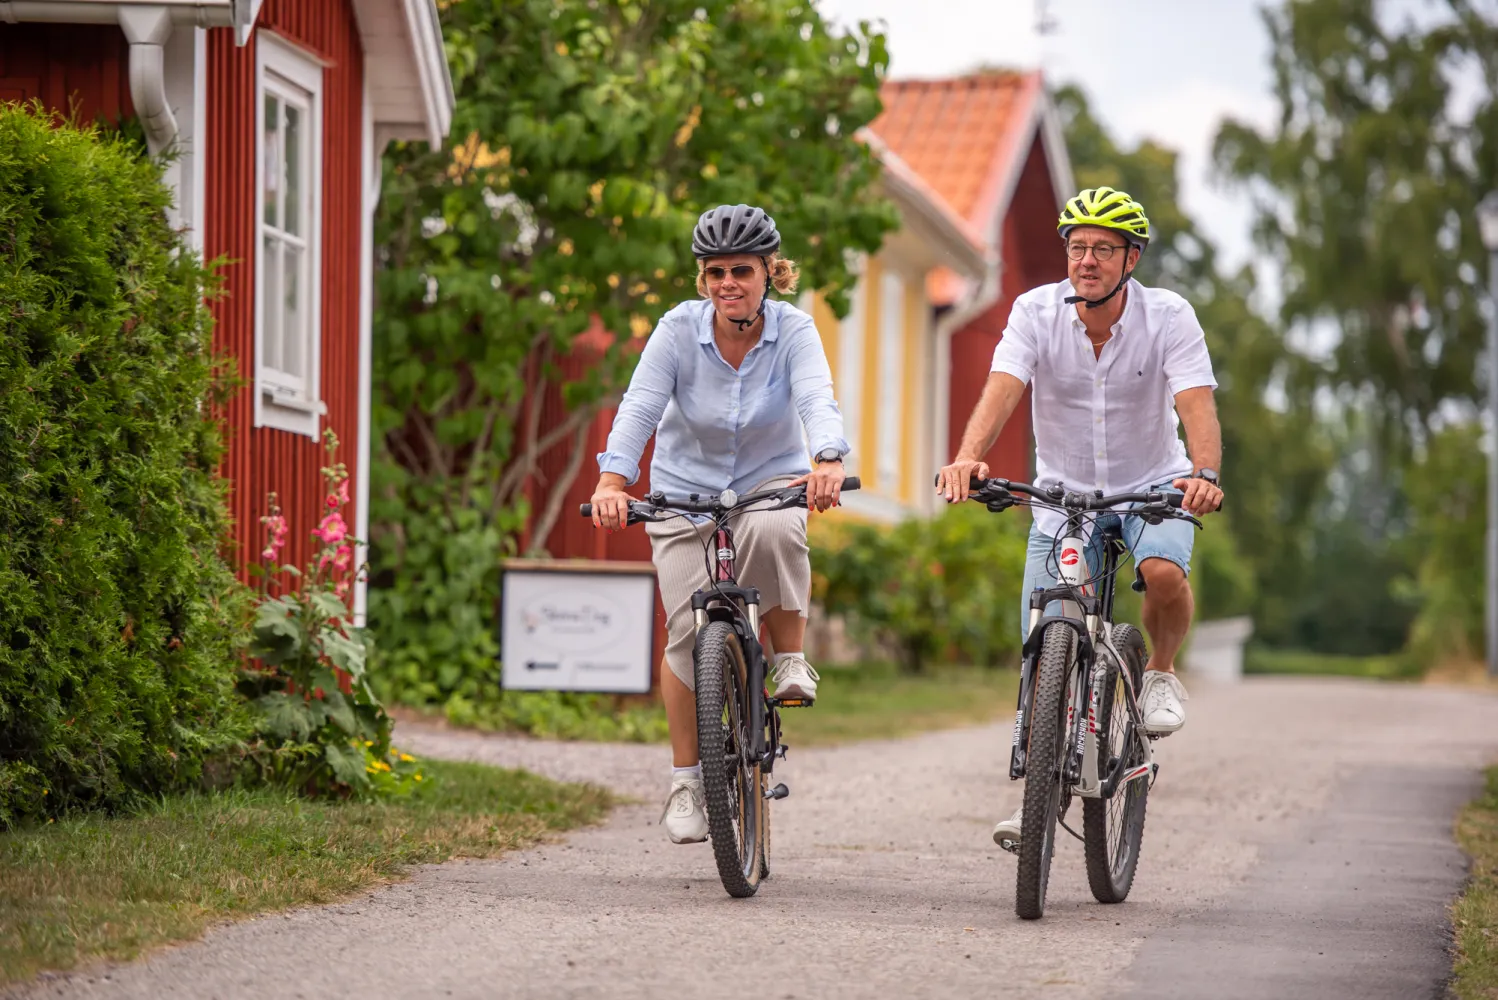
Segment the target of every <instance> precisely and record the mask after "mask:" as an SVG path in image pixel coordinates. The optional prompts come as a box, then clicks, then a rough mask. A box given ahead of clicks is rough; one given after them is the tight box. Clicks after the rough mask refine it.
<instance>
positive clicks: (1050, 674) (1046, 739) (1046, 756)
mask: <svg viewBox="0 0 1498 1000" xmlns="http://www.w3.org/2000/svg"><path fill="white" fill-rule="evenodd" d="M1075 645H1076V640H1075V634H1074V633H1073V632H1072V630H1071V629H1070V628H1068V627H1067V626H1065V625H1048V626H1046V631H1045V634H1044V635H1043V636H1042V638H1041V647H1040V660H1039V662H1038V663H1037V664H1036V672H1035V673H1036V677H1035V700H1034V702H1033V703H1032V705H1031V709H1030V712H1031V714H1030V720H1031V721H1030V747H1029V753H1028V754H1027V756H1026V758H1025V802H1024V814H1023V816H1022V817H1021V823H1020V847H1019V870H1018V873H1017V875H1016V878H1015V892H1014V911H1015V912H1016V913H1017V914H1019V916H1020V917H1021V918H1022V919H1025V920H1037V919H1039V918H1040V917H1041V916H1042V915H1043V914H1044V913H1045V895H1046V887H1047V885H1048V883H1049V882H1050V878H1051V859H1052V856H1053V855H1054V854H1055V849H1056V816H1057V813H1058V812H1059V810H1060V808H1061V765H1060V762H1061V761H1062V760H1063V759H1064V755H1065V752H1066V749H1065V747H1066V740H1067V728H1066V680H1067V677H1068V675H1069V674H1070V673H1071V671H1072V666H1073V662H1074V658H1073V652H1072V651H1073V648H1074V647H1075Z"/></svg>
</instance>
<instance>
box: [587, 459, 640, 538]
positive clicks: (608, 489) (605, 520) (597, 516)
mask: <svg viewBox="0 0 1498 1000" xmlns="http://www.w3.org/2000/svg"><path fill="white" fill-rule="evenodd" d="M633 500H634V497H632V496H630V495H629V494H628V493H626V492H624V477H623V476H619V475H615V474H614V473H611V472H606V473H604V474H603V476H602V477H601V478H600V479H599V480H598V486H597V488H595V489H594V490H593V526H594V527H597V528H608V529H609V530H610V531H618V530H619V529H620V528H623V527H624V526H625V525H626V524H627V523H628V520H629V505H630V503H631V502H632V501H633Z"/></svg>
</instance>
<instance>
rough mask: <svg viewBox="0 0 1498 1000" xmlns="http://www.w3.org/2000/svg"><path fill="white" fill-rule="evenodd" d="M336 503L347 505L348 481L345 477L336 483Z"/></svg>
mask: <svg viewBox="0 0 1498 1000" xmlns="http://www.w3.org/2000/svg"><path fill="white" fill-rule="evenodd" d="M338 502H339V503H348V502H349V499H348V479H347V477H345V478H344V479H343V480H341V481H340V482H339V483H338Z"/></svg>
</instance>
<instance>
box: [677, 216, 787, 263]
mask: <svg viewBox="0 0 1498 1000" xmlns="http://www.w3.org/2000/svg"><path fill="white" fill-rule="evenodd" d="M779 249H780V232H779V231H778V230H777V229H776V228H775V220H774V219H772V218H770V217H769V216H768V215H767V214H765V210H764V209H762V208H755V207H754V206H753V205H719V206H718V207H717V208H710V209H708V210H707V211H706V212H703V213H702V215H701V217H700V218H698V220H697V228H695V229H693V230H692V255H693V256H695V257H696V258H697V259H698V260H701V259H702V258H704V257H728V256H731V255H732V254H736V253H752V254H755V255H757V256H760V257H764V256H767V255H769V254H772V253H774V252H775V251H776V250H779Z"/></svg>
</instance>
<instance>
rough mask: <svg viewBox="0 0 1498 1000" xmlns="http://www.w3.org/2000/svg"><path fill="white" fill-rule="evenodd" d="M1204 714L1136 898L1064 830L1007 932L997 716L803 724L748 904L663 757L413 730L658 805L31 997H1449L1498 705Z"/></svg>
mask: <svg viewBox="0 0 1498 1000" xmlns="http://www.w3.org/2000/svg"><path fill="white" fill-rule="evenodd" d="M1188 708H1189V710H1190V712H1191V721H1190V724H1189V725H1188V727H1187V728H1186V729H1185V730H1184V731H1182V732H1181V733H1180V734H1178V735H1176V736H1174V737H1172V738H1170V739H1169V740H1165V741H1163V742H1161V743H1160V744H1158V748H1159V759H1160V761H1161V773H1160V780H1159V783H1158V784H1157V786H1156V789H1155V792H1154V793H1153V794H1152V795H1151V797H1150V808H1149V820H1148V824H1147V829H1146V835H1145V841H1144V855H1143V860H1142V862H1141V866H1140V871H1139V876H1138V879H1137V881H1136V883H1135V887H1134V892H1133V895H1132V896H1131V897H1130V900H1129V902H1128V903H1126V904H1124V905H1122V906H1115V907H1103V906H1099V905H1098V904H1096V903H1094V902H1092V899H1091V896H1090V894H1089V893H1088V891H1087V886H1086V878H1085V874H1084V872H1083V867H1082V855H1081V845H1080V844H1077V843H1076V842H1074V841H1071V840H1070V838H1063V842H1062V844H1061V846H1060V849H1059V852H1058V856H1057V860H1056V866H1057V867H1056V869H1055V874H1054V875H1053V877H1052V880H1051V889H1050V902H1049V905H1048V910H1047V916H1046V918H1045V919H1044V920H1042V921H1039V922H1034V923H1023V922H1021V921H1019V920H1017V919H1016V918H1015V917H1014V911H1013V886H1014V862H1013V859H1012V858H1010V857H1008V856H1006V855H1003V854H1002V852H1000V851H998V850H997V849H996V848H994V846H993V844H992V842H991V841H990V839H989V830H990V828H991V826H992V824H993V822H994V820H995V819H996V818H997V817H999V816H1000V815H1003V814H1006V813H1007V812H1008V811H1009V810H1010V809H1012V808H1013V806H1014V805H1015V804H1016V803H1017V801H1018V796H1019V787H1018V786H1017V785H1015V784H1013V783H1011V782H1010V781H1009V780H1008V779H1007V777H1005V776H1004V771H1005V769H1006V767H1007V762H1006V761H1007V758H1006V757H1005V756H1004V754H1005V748H1006V746H1007V742H1008V733H1007V729H1006V727H1004V726H995V727H988V728H984V729H973V730H963V731H957V732H948V733H938V734H932V735H928V736H923V737H918V738H914V739H910V740H903V741H895V742H888V743H871V744H861V745H857V746H849V747H841V748H836V749H829V750H818V751H806V752H804V753H803V752H800V751H798V750H796V749H795V721H794V717H792V718H791V720H790V721H789V722H788V724H787V729H788V736H787V739H788V740H789V741H790V742H791V744H792V749H791V752H790V759H789V761H788V764H787V765H786V767H785V780H786V781H787V783H788V784H789V785H790V786H791V788H792V792H793V794H792V796H791V798H790V799H788V800H787V801H785V802H783V803H780V804H778V806H777V812H776V814H775V815H776V820H775V863H776V875H775V877H774V878H773V879H771V880H770V882H768V883H767V884H766V885H765V886H764V887H763V888H762V889H761V890H760V893H759V895H758V896H757V897H755V898H754V899H752V900H748V901H741V900H732V899H729V898H728V897H727V896H726V895H725V894H724V893H723V891H722V888H721V886H720V885H719V884H718V882H717V879H716V877H715V875H714V872H713V869H712V858H711V853H710V850H709V848H708V847H707V846H706V845H693V846H689V847H676V846H672V845H670V844H669V843H667V842H666V840H665V836H664V834H663V832H662V831H661V829H660V828H659V827H657V826H656V825H655V821H656V818H657V816H658V815H659V810H660V801H659V800H660V798H661V797H662V795H663V793H664V791H665V787H666V780H667V779H666V777H665V768H666V765H667V756H666V751H665V750H664V749H663V748H660V747H640V746H600V745H597V744H562V745H559V744H550V743H542V742H538V741H527V740H515V739H503V738H494V737H488V738H485V737H480V736H474V735H472V734H466V733H457V732H449V731H440V730H430V729H417V728H416V727H414V726H410V725H407V726H405V727H403V730H402V733H401V741H402V743H404V744H405V745H407V746H409V747H412V748H413V749H415V750H417V751H418V752H422V753H427V754H432V755H440V756H448V757H456V758H467V759H473V760H483V761H487V762H490V763H497V764H507V765H516V766H524V767H528V768H530V769H532V770H535V771H538V772H541V773H545V774H549V775H552V776H555V777H559V778H568V779H585V780H592V781H596V782H599V783H603V784H607V785H609V786H610V787H613V788H616V789H618V790H619V791H621V792H623V793H625V794H628V795H633V796H636V797H638V798H640V799H642V800H645V801H644V802H643V803H642V804H639V805H628V806H624V807H622V808H620V809H619V810H618V811H617V812H616V813H615V815H614V816H613V818H612V819H611V820H610V821H609V822H608V823H607V824H606V825H604V826H602V827H599V828H596V829H591V830H586V831H582V832H579V833H577V834H574V835H572V836H571V837H569V838H568V839H567V840H565V841H564V842H562V843H559V844H554V845H550V846H546V847H542V848H538V849H535V850H531V851H527V852H524V853H520V854H516V855H512V856H511V857H509V858H507V859H504V860H501V861H493V862H465V863H454V864H449V865H443V866H437V867H431V868H426V869H423V870H422V871H420V872H419V873H418V874H417V875H416V877H415V878H414V879H412V880H411V881H410V882H407V883H404V884H401V885H397V886H393V887H390V888H388V889H384V890H381V891H379V892H376V893H373V894H371V895H368V896H365V897H362V898H359V899H357V900H354V901H351V902H348V903H344V904H341V905H337V906H331V907H323V908H317V909H308V910H302V911H297V912H294V913H290V914H283V915H277V916H271V917H265V918H261V919H258V920H253V921H248V922H245V923H242V924H238V925H234V926H229V927H225V928H222V929H219V930H216V931H214V932H213V933H211V934H209V935H208V937H207V938H206V939H205V940H203V941H202V942H199V943H196V944H191V945H186V946H183V947H180V948H176V949H172V950H170V951H166V952H162V953H159V954H158V955H156V956H154V957H152V958H150V959H148V960H146V961H144V962H140V963H136V964H133V965H130V966H125V967H118V968H114V969H111V970H104V971H101V970H94V972H93V974H92V975H91V976H90V975H87V974H85V975H79V976H73V977H70V978H65V979H59V980H54V981H52V982H49V983H44V984H38V986H37V987H36V988H34V989H33V990H31V991H29V992H25V993H24V994H23V995H25V996H32V997H44V996H45V997H140V998H143V1000H144V998H151V1000H155V998H167V997H184V998H186V997H192V998H208V997H216V998H222V1000H237V998H255V1000H260V998H264V997H307V998H314V997H316V998H324V997H350V998H353V997H358V998H361V1000H362V998H370V997H380V998H406V997H410V998H418V997H420V998H426V997H445V996H451V997H474V998H477V997H486V998H487V997H495V996H507V997H510V996H513V997H548V998H549V997H601V996H607V997H610V998H628V997H659V996H672V995H674V996H681V997H699V996H716V995H727V994H729V993H733V994H749V995H757V996H762V997H772V998H793V997H801V998H830V997H878V998H880V1000H885V998H889V997H944V998H945V997H980V996H981V997H992V996H995V995H1001V996H1008V997H1016V998H1018V997H1032V996H1045V997H1068V998H1069V997H1077V998H1082V997H1087V998H1089V1000H1091V998H1095V997H1098V996H1123V995H1134V994H1135V991H1137V995H1139V996H1146V995H1147V996H1152V997H1174V996H1180V997H1188V996H1191V997H1195V996H1202V995H1216V996H1228V995H1231V996H1233V997H1239V996H1242V997H1266V998H1269V997H1273V998H1276V1000H1279V998H1283V997H1295V996H1301V995H1305V996H1317V997H1331V996H1349V995H1356V996H1358V997H1359V998H1360V1000H1374V998H1377V997H1382V996H1389V997H1401V998H1402V997H1425V996H1435V995H1438V991H1439V989H1440V983H1441V980H1442V977H1443V976H1444V975H1445V970H1446V969H1447V967H1448V962H1447V959H1446V956H1445V951H1444V949H1445V945H1446V938H1445V933H1444V905H1445V903H1446V901H1447V900H1449V899H1450V898H1451V896H1453V895H1454V894H1455V893H1456V892H1457V891H1458V890H1459V888H1460V884H1461V879H1462V875H1463V871H1462V865H1461V862H1460V859H1459V856H1458V855H1457V854H1456V852H1455V850H1454V848H1452V846H1451V844H1450V837H1449V830H1450V825H1451V819H1452V817H1453V815H1454V812H1455V810H1456V808H1457V807H1458V805H1459V804H1460V803H1461V802H1462V801H1463V800H1464V799H1465V797H1467V796H1468V795H1469V794H1470V793H1471V792H1472V791H1474V790H1475V788H1476V782H1477V769H1478V768H1479V767H1480V766H1481V765H1483V764H1485V763H1488V762H1490V761H1492V760H1494V759H1498V724H1495V719H1498V698H1495V697H1494V696H1492V695H1486V694H1477V693H1472V692H1469V691H1459V690H1454V689H1441V688H1432V687H1412V686H1395V685H1371V684H1362V683H1357V682H1338V681H1299V680H1273V681H1251V682H1248V683H1245V684H1242V685H1240V686H1236V687H1231V688H1218V689H1212V688H1207V687H1198V688H1197V689H1195V690H1194V691H1193V698H1192V700H1191V702H1190V703H1189V704H1188ZM778 773H779V772H778V771H777V774H778ZM1339 862H1340V864H1339ZM1328 955H1333V956H1335V958H1334V960H1328V959H1327V956H1328ZM106 975H107V977H108V978H107V979H106V978H105V976H106ZM750 976H758V977H761V979H760V981H758V982H751V981H750V979H749V978H748V977H750ZM1225 983H1230V984H1232V988H1233V989H1234V990H1236V992H1231V993H1230V994H1229V993H1223V992H1221V989H1222V988H1223V984H1225ZM1204 984H1211V987H1210V988H1209V989H1208V992H1206V993H1203V992H1202V989H1203V985H1204Z"/></svg>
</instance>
